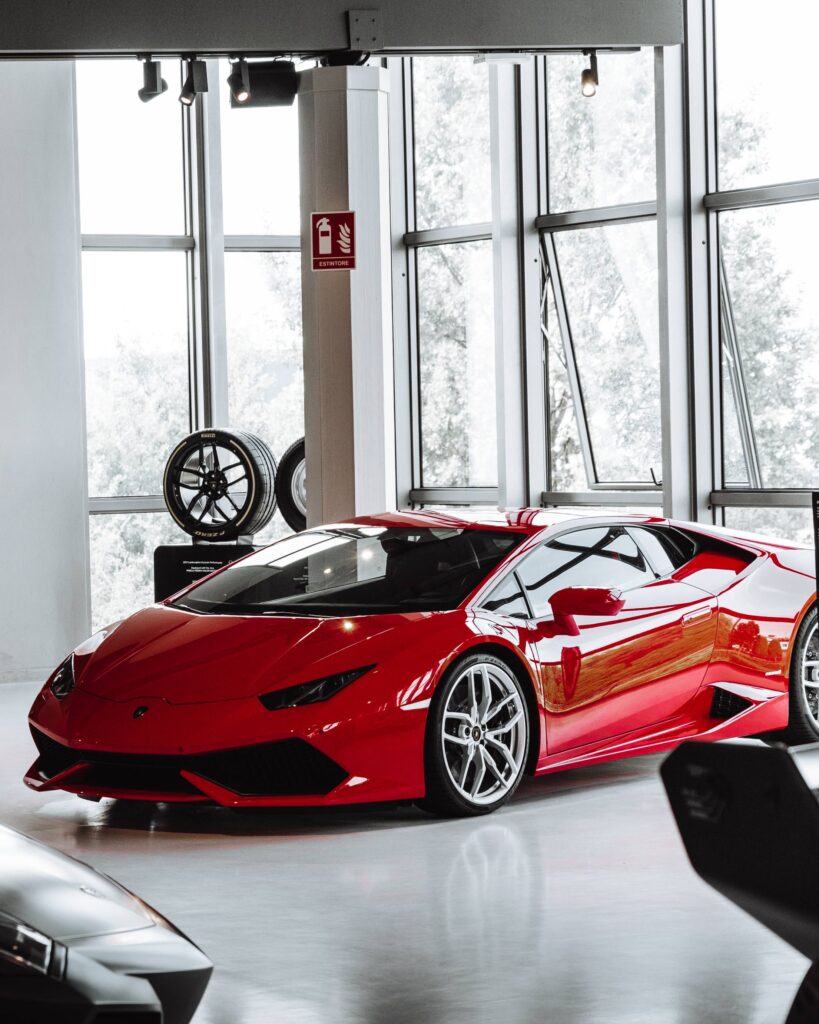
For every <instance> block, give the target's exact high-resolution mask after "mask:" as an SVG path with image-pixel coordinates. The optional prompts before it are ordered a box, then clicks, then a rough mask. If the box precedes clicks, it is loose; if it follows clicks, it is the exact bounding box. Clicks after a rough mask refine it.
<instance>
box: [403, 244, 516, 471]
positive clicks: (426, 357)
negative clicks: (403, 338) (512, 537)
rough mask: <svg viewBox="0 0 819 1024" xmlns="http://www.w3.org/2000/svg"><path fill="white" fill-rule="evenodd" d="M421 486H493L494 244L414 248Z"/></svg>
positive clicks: (494, 467) (495, 463)
mask: <svg viewBox="0 0 819 1024" xmlns="http://www.w3.org/2000/svg"><path fill="white" fill-rule="evenodd" d="M417 260H418V264H417V265H418V358H419V362H420V385H421V464H422V466H421V475H422V483H423V486H424V487H467V486H472V487H477V486H490V487H491V486H494V485H495V484H497V481H498V469H497V434H496V428H495V406H496V402H495V332H494V326H493V320H492V317H493V302H492V243H491V242H465V243H462V244H458V245H433V246H427V247H423V248H421V249H419V250H418V254H417Z"/></svg>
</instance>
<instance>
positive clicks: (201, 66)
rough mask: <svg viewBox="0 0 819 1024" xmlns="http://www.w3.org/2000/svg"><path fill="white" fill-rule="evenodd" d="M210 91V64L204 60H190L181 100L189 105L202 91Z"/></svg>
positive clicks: (180, 95)
mask: <svg viewBox="0 0 819 1024" xmlns="http://www.w3.org/2000/svg"><path fill="white" fill-rule="evenodd" d="M207 91H208V66H207V64H206V63H205V62H204V61H203V60H189V61H188V73H187V75H186V76H185V84H184V85H183V86H182V92H180V94H179V102H180V103H183V104H184V105H185V106H186V107H189V106H190V105H191V104H192V103H193V101H194V100H195V99H196V97H197V95H198V94H199V93H200V92H207Z"/></svg>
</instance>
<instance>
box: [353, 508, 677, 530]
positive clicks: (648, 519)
mask: <svg viewBox="0 0 819 1024" xmlns="http://www.w3.org/2000/svg"><path fill="white" fill-rule="evenodd" d="M600 519H604V520H609V521H610V520H612V519H615V520H617V521H618V522H623V523H664V522H666V520H665V519H664V518H662V517H660V516H651V515H646V514H645V513H639V512H633V513H632V512H624V511H623V510H622V509H599V508H589V509H578V508H571V509H569V508H548V509H547V508H514V509H475V508H470V509H423V510H419V511H415V512H383V513H379V514H378V515H371V516H357V517H356V518H355V519H348V520H345V522H346V523H347V524H348V525H349V524H350V523H355V524H357V525H359V526H393V527H396V526H399V527H400V526H405V527H406V526H410V527H411V526H425V527H438V528H439V529H476V530H479V529H490V530H509V531H514V532H517V533H526V534H535V533H541V532H542V531H544V530H548V529H549V528H550V527H553V526H562V525H564V524H565V525H568V524H570V523H581V522H584V521H585V522H592V523H593V522H594V521H595V520H600ZM335 525H341V524H335Z"/></svg>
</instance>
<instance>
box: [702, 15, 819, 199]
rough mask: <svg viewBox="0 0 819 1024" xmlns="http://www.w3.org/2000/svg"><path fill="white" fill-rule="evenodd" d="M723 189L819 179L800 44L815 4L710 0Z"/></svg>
mask: <svg viewBox="0 0 819 1024" xmlns="http://www.w3.org/2000/svg"><path fill="white" fill-rule="evenodd" d="M714 9H715V18H716V51H717V60H716V65H717V90H716V93H717V113H718V133H719V157H718V163H719V168H718V177H719V187H720V188H721V189H732V188H750V187H752V186H755V185H764V184H775V183H777V182H783V181H799V180H801V179H803V178H819V133H817V132H816V131H814V130H813V127H812V126H813V124H814V122H815V120H816V97H815V82H814V78H815V72H814V67H813V61H812V59H811V57H810V54H809V53H808V51H807V50H805V47H804V41H806V40H808V41H809V40H813V39H816V37H817V36H818V35H819V4H816V3H808V2H806V0H781V2H778V3H777V4H776V6H775V7H772V6H771V4H770V3H768V2H767V0H715V3H714Z"/></svg>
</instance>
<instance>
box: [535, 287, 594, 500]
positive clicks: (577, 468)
mask: <svg viewBox="0 0 819 1024" xmlns="http://www.w3.org/2000/svg"><path fill="white" fill-rule="evenodd" d="M543 287H544V288H545V300H546V301H545V303H544V309H543V317H544V328H545V335H544V339H543V340H544V346H545V359H544V370H545V373H546V388H547V396H548V401H549V439H550V441H551V479H550V483H549V489H550V490H552V491H585V490H586V488H587V487H588V485H589V480H588V479H587V476H586V469H585V466H584V465H583V454H582V450H581V448H580V433H579V431H578V428H577V410H576V409H575V405H574V399H573V398H572V392H571V389H570V387H569V373H568V370H567V368H566V350H565V347H564V345H563V339H562V337H561V335H560V327H559V325H558V322H557V312H556V310H555V300H554V293H553V291H552V286H551V284H550V283H549V281H548V280H547V281H545V282H544V285H543Z"/></svg>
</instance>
